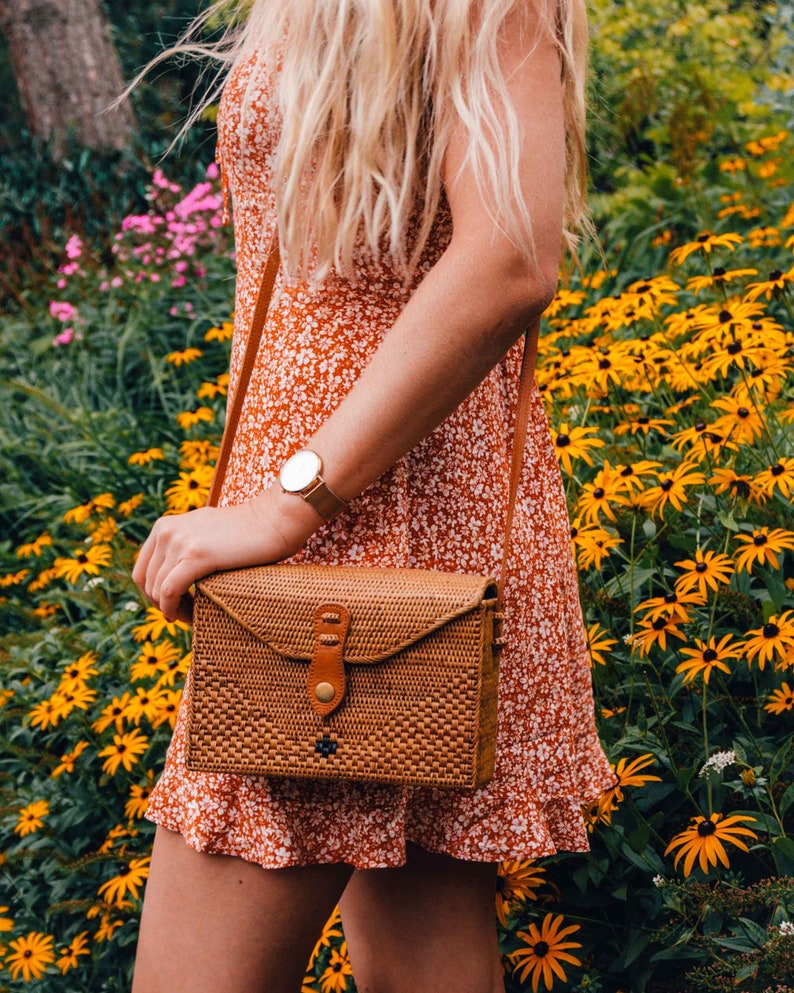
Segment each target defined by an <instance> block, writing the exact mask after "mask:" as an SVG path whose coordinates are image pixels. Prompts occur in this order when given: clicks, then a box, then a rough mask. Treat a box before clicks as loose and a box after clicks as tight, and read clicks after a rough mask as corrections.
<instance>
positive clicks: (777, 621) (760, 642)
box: [741, 610, 794, 669]
mask: <svg viewBox="0 0 794 993" xmlns="http://www.w3.org/2000/svg"><path fill="white" fill-rule="evenodd" d="M747 633H748V638H747V641H745V642H743V643H742V646H741V647H742V649H743V650H744V653H745V655H746V656H747V661H748V664H749V663H750V662H752V661H754V660H755V661H757V662H758V668H759V669H763V668H765V666H766V663H767V662H771V661H772V658H773V657H774V656H775V655H777V656H778V658H779V659H781V660H782V661H783V663H785V662H786V658H787V654H788V653H789V652H790V651H792V650H794V610H784V611H783V613H782V614H781V615H780V616H779V617H778V616H777V615H775V614H773V615H772V616H771V617H770V618H769V620H768V621H767V622H766V624H764V625H763V627H760V628H754V629H753V630H752V631H748V632H747Z"/></svg>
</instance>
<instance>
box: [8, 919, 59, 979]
mask: <svg viewBox="0 0 794 993" xmlns="http://www.w3.org/2000/svg"><path fill="white" fill-rule="evenodd" d="M8 944H9V947H10V948H11V951H10V952H9V953H8V955H6V957H5V962H4V965H5V967H6V969H8V971H9V972H10V973H11V978H12V979H13V980H14V981H16V980H18V979H19V978H20V977H21V978H22V981H23V982H25V983H30V982H33V981H34V980H38V979H41V978H42V976H44V974H45V973H46V972H47V967H48V966H49V965H52V963H53V962H54V961H55V951H54V949H53V945H54V944H55V939H54V938H53V937H52V935H50V934H43V933H42V932H41V931H30V932H29V933H28V934H26V935H24V936H23V937H22V938H14V939H13V940H11V941H9V943H8Z"/></svg>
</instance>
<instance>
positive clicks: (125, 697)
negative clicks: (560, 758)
mask: <svg viewBox="0 0 794 993" xmlns="http://www.w3.org/2000/svg"><path fill="white" fill-rule="evenodd" d="M742 9H743V10H744V12H745V14H746V8H745V7H744V6H743V5H742ZM757 9H758V12H759V16H760V14H762V13H763V12H764V11H767V10H768V8H767V7H765V6H764V5H757ZM709 10H711V8H709ZM739 13H741V12H739ZM739 13H737V11H736V8H733V12H732V10H731V9H729V10H728V11H727V12H726V13H725V15H724V16H725V17H726V18H730V17H733V16H737V17H738V16H739ZM690 16H691V17H693V18H694V17H695V15H694V14H691V15H690ZM743 16H744V15H743ZM638 23H639V22H638ZM698 23H699V24H700V26H701V28H702V30H703V31H706V29H707V28H708V24H706V23H705V22H702V21H699V22H698ZM721 23H723V22H721ZM725 23H727V22H725ZM742 23H743V22H742ZM739 28H741V29H742V30H745V28H744V27H742V25H741V24H739V27H738V28H737V29H736V30H737V31H738V30H739ZM709 30H710V29H709ZM748 30H749V29H748ZM615 37H617V34H616V35H615ZM689 43H690V42H688V44H689ZM624 44H626V45H628V46H630V45H632V44H639V42H636V41H628V42H625V43H624ZM642 44H645V42H643V43H642ZM691 44H694V42H691ZM742 44H745V41H742ZM746 44H747V45H748V46H749V45H750V41H746ZM772 47H773V48H774V49H775V51H774V52H773V53H772V54H773V55H774V57H775V58H776V57H777V54H779V52H780V51H782V50H783V46H782V45H778V43H777V42H775V45H774V46H772ZM749 50H750V49H748V51H749ZM752 51H753V52H754V51H756V50H755V49H752ZM625 58H626V63H625V64H626V65H627V66H628V65H630V64H631V63H632V58H631V56H630V54H628V55H626V57H625ZM668 71H669V72H672V70H671V69H669V68H668ZM770 79H772V81H774V74H771V75H770V74H769V73H767V76H766V77H765V82H764V84H763V86H764V87H765V89H764V91H763V93H761V91H760V90H758V89H756V90H753V91H752V92H751V93H749V95H747V96H746V97H745V96H742V99H743V100H744V99H746V100H747V102H748V103H752V104H753V106H756V101H757V100H760V97H759V93H761V95H762V96H763V94H764V93H765V94H766V95H767V96H768V95H769V93H770V92H771V93H773V94H774V93H775V92H779V91H778V90H775V89H774V87H773V88H772V89H771V90H770V89H769V81H770ZM712 82H713V81H712ZM714 85H716V84H714ZM743 85H744V84H743V83H742V84H740V83H737V86H739V88H740V89H741V90H742V93H744V90H743V89H742V87H743ZM736 99H737V100H738V99H739V97H738V96H737V98H736ZM757 105H758V107H761V109H760V110H753V109H752V108H751V107H747V108H745V110H746V113H745V114H744V115H743V116H742V115H740V116H739V117H737V118H736V120H735V121H734V123H733V124H732V125H731V127H730V128H729V129H728V130H731V137H730V141H728V140H727V139H725V142H724V143H722V139H721V144H720V146H719V150H718V151H715V154H711V152H709V153H708V154H706V155H704V154H703V147H704V146H703V144H702V143H700V141H698V142H696V143H695V145H694V146H693V147H695V149H696V152H695V155H696V160H697V165H696V166H695V167H693V168H691V169H689V170H688V171H687V170H685V169H682V168H681V165H680V163H679V162H678V161H677V160H676V159H674V157H672V156H669V155H668V156H667V157H666V158H665V157H664V155H665V154H666V153H665V152H664V149H665V148H667V147H669V146H668V145H665V144H664V143H663V142H662V143H661V144H660V145H659V149H660V153H659V160H658V161H653V162H645V163H641V162H639V161H635V162H634V163H633V164H631V165H629V164H628V160H629V155H628V152H626V153H625V162H626V163H627V166H626V169H627V171H626V172H625V173H624V174H623V176H622V179H621V182H623V183H624V185H622V186H619V187H618V188H617V189H616V190H615V192H614V193H612V194H610V200H609V202H608V201H607V200H603V201H599V202H598V204H597V208H598V211H599V216H600V226H601V228H602V230H603V231H604V245H605V251H606V259H607V261H606V267H600V266H599V263H598V258H597V256H596V254H595V253H592V254H591V255H589V256H586V257H585V266H584V268H583V270H582V271H581V272H579V271H577V270H575V269H574V270H573V271H571V272H569V273H566V274H564V276H563V279H562V281H561V285H560V289H559V292H558V294H557V296H556V298H555V300H554V302H553V304H552V305H551V307H550V308H549V310H548V311H547V314H546V316H545V319H544V328H543V337H542V341H541V348H540V357H539V365H538V372H537V379H538V384H539V387H540V389H541V392H542V397H543V399H544V403H545V406H546V409H547V413H548V416H549V420H550V424H551V428H552V433H553V438H554V443H555V447H556V450H557V452H558V454H559V458H560V463H561V467H562V472H563V476H564V480H565V484H566V489H567V495H568V500H569V506H570V512H571V522H572V532H571V539H572V550H573V554H574V556H575V558H576V562H577V566H578V570H579V575H580V588H581V596H582V602H583V606H584V609H585V617H586V625H587V630H588V643H589V647H590V656H591V663H592V672H593V679H594V689H595V695H596V704H597V717H598V723H599V729H600V734H601V737H602V740H603V742H604V744H605V748H606V750H607V753H608V755H609V757H610V760H611V762H612V765H613V768H614V769H615V771H616V773H617V775H618V777H619V785H618V786H616V787H615V788H614V789H613V790H611V791H610V792H609V793H607V794H606V795H605V796H603V797H602V798H601V800H600V801H599V802H598V803H596V804H594V805H592V806H591V807H589V808H588V809H586V810H585V811H584V814H585V818H586V822H587V825H588V832H589V837H590V842H591V851H590V852H588V853H559V854H557V855H554V856H551V857H549V858H545V859H538V860H533V861H529V862H510V863H503V864H502V865H501V866H500V867H499V880H498V887H497V893H496V908H495V909H496V914H497V919H498V923H499V932H500V942H501V948H502V953H503V961H504V966H505V979H506V987H507V990H508V991H509V993H516V991H520V990H521V991H523V990H530V989H531V990H533V991H536V990H547V989H554V990H571V991H579V993H584V991H590V993H645V991H647V993H690V991H691V993H694V991H724V990H726V989H737V990H742V991H747V993H791V991H792V990H794V979H792V976H794V915H793V911H794V839H792V829H793V828H794V763H793V762H792V734H791V732H792V716H794V520H793V519H792V517H793V516H794V515H793V514H792V496H794V450H793V448H794V446H792V441H791V438H792V422H794V404H792V396H793V393H794V382H793V381H792V380H793V374H794V308H793V304H792V285H793V284H794V264H793V263H794V259H793V258H792V256H793V255H794V202H792V194H791V190H792V183H793V182H794V175H793V169H794V167H793V166H792V146H793V145H794V140H792V136H791V134H790V133H789V131H788V129H787V128H786V127H785V126H784V124H786V123H787V119H786V109H785V107H783V109H782V110H781V107H778V106H775V104H774V101H771V102H770V103H768V104H763V105H762V104H761V103H758V104H757ZM736 106H737V107H738V104H737V105H736ZM737 114H738V110H737ZM668 123H669V122H668ZM727 124H728V118H727V117H726V127H727ZM665 126H666V125H665ZM693 126H694V125H693ZM659 127H662V125H659ZM621 154H624V153H621ZM147 196H148V200H147V209H146V210H145V211H142V212H140V213H138V214H134V215H131V216H128V217H126V218H125V219H124V221H123V223H122V224H121V226H120V230H119V231H118V232H117V234H116V236H115V237H114V238H113V240H112V243H111V244H110V245H107V244H103V243H101V242H97V243H92V242H90V241H89V240H88V239H87V238H85V237H84V236H82V237H81V236H78V235H73V236H71V237H69V238H68V239H65V243H64V244H63V246H62V259H61V262H60V265H59V268H58V271H57V272H56V273H54V274H53V275H52V277H51V278H49V279H47V280H44V279H42V280H41V281H40V283H39V284H38V285H37V286H36V287H34V288H31V289H30V290H29V291H26V292H25V293H24V294H21V295H20V299H19V301H18V306H17V307H16V308H15V309H14V311H13V312H11V313H9V314H7V315H6V316H4V317H3V319H2V321H0V336H1V337H0V367H1V369H0V376H2V379H3V383H4V389H5V391H6V395H7V397H8V400H7V402H6V403H5V404H3V405H2V407H0V447H1V449H2V460H3V461H2V467H3V472H2V476H1V477H0V535H2V538H0V595H2V598H3V602H2V617H3V624H4V631H3V634H4V637H3V639H2V643H1V644H0V736H2V739H3V743H4V748H3V750H2V754H0V830H2V833H3V838H2V847H0V852H1V853H2V854H0V904H1V905H2V906H1V907H0V931H2V932H3V934H1V935H0V939H2V942H1V943H2V949H0V962H2V971H1V972H0V989H5V990H9V991H19V990H23V989H29V988H31V986H34V987H35V988H36V989H41V990H42V991H43V993H48V991H55V990H62V989H64V988H67V987H68V988H69V989H70V990H75V991H82V990H84V991H89V990H90V991H92V993H94V991H108V993H120V991H122V990H126V989H128V987H129V974H130V969H131V962H132V954H133V945H134V941H135V936H136V928H137V921H138V916H139V912H140V898H141V893H142V889H143V886H144V884H145V879H146V875H147V871H148V859H149V852H150V846H151V841H152V836H153V830H154V829H153V825H151V824H150V823H149V822H148V821H146V820H145V819H144V818H143V813H144V811H145V806H146V799H147V796H148V793H149V791H150V790H151V787H152V785H153V782H154V778H155V776H156V775H157V771H158V770H159V769H160V768H161V766H162V762H163V757H164V752H165V748H166V746H167V743H168V740H169V737H170V731H171V727H172V725H173V721H174V716H175V713H176V709H177V707H178V704H179V696H180V691H181V686H182V682H183V679H184V674H185V671H186V668H187V666H188V665H189V658H190V656H189V649H190V644H189V631H188V630H187V629H186V628H185V627H184V626H183V625H180V624H175V623H168V622H167V621H166V620H165V618H163V617H162V616H161V615H160V614H159V612H158V611H157V610H156V609H154V608H152V607H149V606H148V605H147V604H146V603H144V602H143V600H142V599H141V597H140V595H139V593H138V591H137V589H136V588H135V587H134V585H133V584H132V582H131V579H130V570H131V567H132V563H133V561H134V556H135V553H136V550H137V548H138V547H139V544H140V542H141V541H142V539H143V538H144V537H145V535H146V533H147V531H148V528H149V527H150V526H151V523H152V522H153V520H154V519H155V518H156V517H157V516H159V515H160V514H161V513H162V512H164V511H168V512H170V513H184V512H189V511H190V509H191V508H193V507H197V506H200V505H201V504H202V503H203V502H204V500H205V499H206V495H207V490H208V485H209V478H210V476H211V472H212V464H213V460H214V458H215V456H216V454H217V443H218V440H219V434H220V430H221V426H222V418H223V409H224V403H225V390H226V381H227V379H226V368H227V363H228V349H229V340H230V337H231V309H232V302H233V276H234V260H233V251H232V244H231V236H230V230H229V228H228V227H227V226H225V225H223V223H222V220H223V203H222V195H221V192H220V190H219V185H218V179H217V173H216V170H215V168H214V167H213V166H210V167H209V169H208V175H207V176H206V178H202V181H201V182H200V183H198V185H196V186H195V187H192V188H185V189H183V188H182V187H181V186H180V184H179V183H176V182H173V181H172V180H171V179H170V178H169V177H168V176H166V175H165V174H164V173H163V172H162V171H160V170H157V171H156V172H155V173H154V175H153V176H152V178H151V181H150V184H149V187H148V193H147ZM610 203H611V206H609V204H610ZM352 988H353V986H352V979H351V975H350V966H349V961H348V958H347V953H346V948H345V944H344V935H343V933H342V929H341V925H340V922H339V919H338V916H337V915H334V916H333V917H332V918H331V920H330V921H329V922H328V924H327V925H326V928H325V930H324V932H323V935H322V937H321V939H320V941H319V942H318V945H317V948H316V949H315V952H314V954H313V956H312V960H311V963H310V964H309V967H308V971H307V977H306V980H305V983H304V993H309V991H312V993H317V991H321V993H342V991H346V990H352Z"/></svg>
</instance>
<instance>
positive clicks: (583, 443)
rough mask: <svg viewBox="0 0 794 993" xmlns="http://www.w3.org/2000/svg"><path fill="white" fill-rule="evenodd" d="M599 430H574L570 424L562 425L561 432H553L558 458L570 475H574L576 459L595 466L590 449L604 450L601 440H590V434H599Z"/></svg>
mask: <svg viewBox="0 0 794 993" xmlns="http://www.w3.org/2000/svg"><path fill="white" fill-rule="evenodd" d="M597 431H598V428H577V427H575V428H572V427H571V426H570V425H569V424H567V423H566V424H561V425H560V430H559V431H552V432H551V437H552V441H553V442H554V448H555V450H556V452H557V458H558V459H559V460H560V462H562V466H563V468H564V469H565V471H566V472H567V473H568V475H569V476H570V475H572V474H573V461H574V459H582V460H583V461H585V462H586V463H587V464H588V465H592V464H593V456H592V455H591V454H590V452H589V451H588V449H590V448H603V447H604V441H603V440H602V439H601V438H588V437H587V436H588V435H589V434H593V433H594V432H597Z"/></svg>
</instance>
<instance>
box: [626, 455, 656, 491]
mask: <svg viewBox="0 0 794 993" xmlns="http://www.w3.org/2000/svg"><path fill="white" fill-rule="evenodd" d="M661 467H662V463H661V462H654V461H652V460H651V459H638V460H637V461H636V462H632V463H631V464H629V465H616V466H615V475H617V476H618V478H619V480H620V483H619V486H620V488H621V489H622V490H624V491H625V492H626V493H632V492H640V491H641V490H642V488H643V486H644V485H645V484H644V482H643V476H652V475H656V470H657V469H661Z"/></svg>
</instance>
